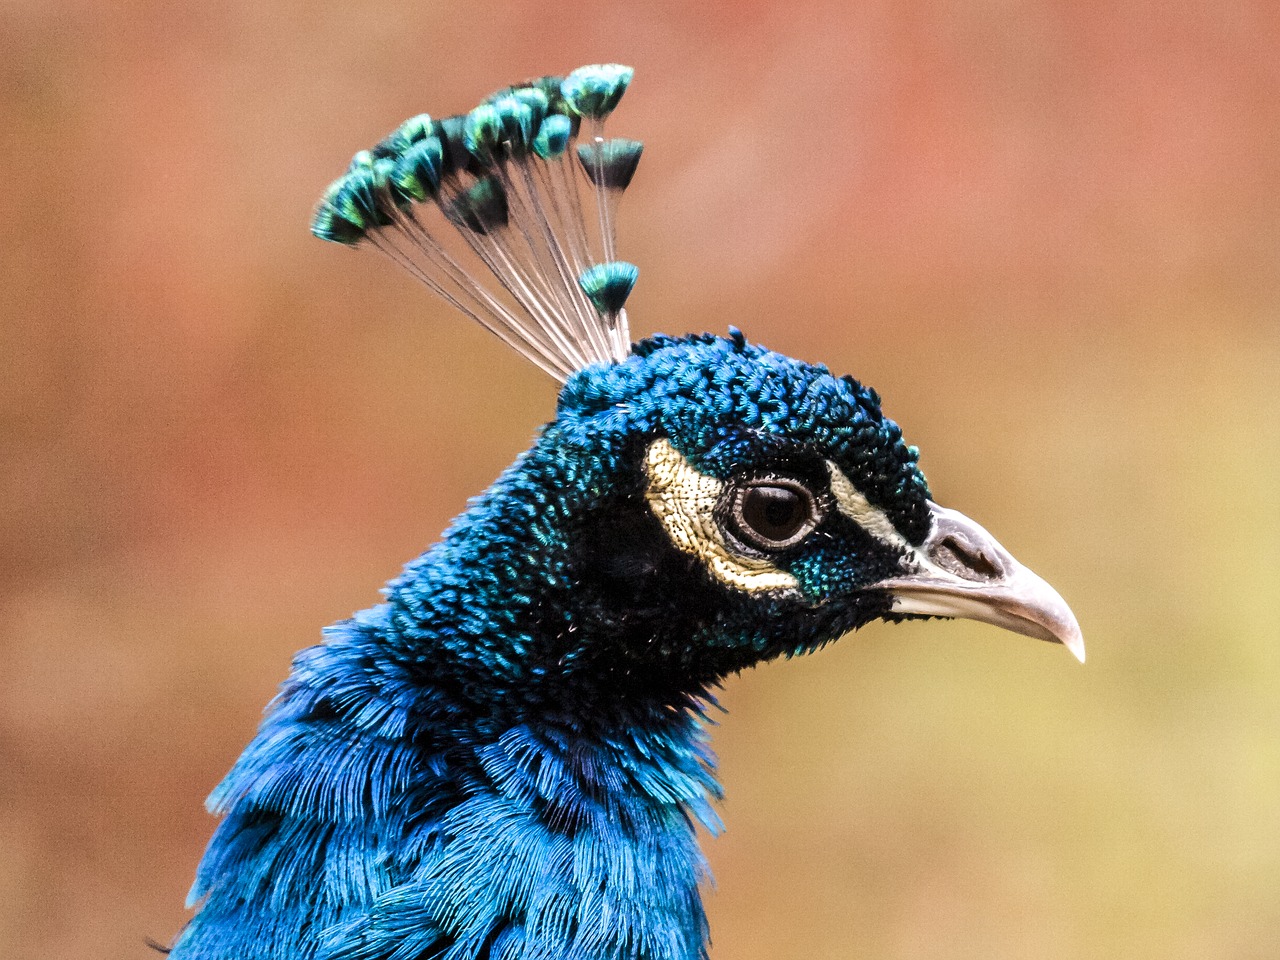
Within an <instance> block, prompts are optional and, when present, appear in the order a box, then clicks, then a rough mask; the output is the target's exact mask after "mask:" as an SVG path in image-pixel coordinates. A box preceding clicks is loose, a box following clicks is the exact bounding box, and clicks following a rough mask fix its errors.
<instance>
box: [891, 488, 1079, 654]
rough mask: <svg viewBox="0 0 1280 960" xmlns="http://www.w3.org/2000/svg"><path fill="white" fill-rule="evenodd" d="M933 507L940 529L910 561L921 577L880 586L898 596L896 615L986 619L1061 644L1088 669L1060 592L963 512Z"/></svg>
mask: <svg viewBox="0 0 1280 960" xmlns="http://www.w3.org/2000/svg"><path fill="white" fill-rule="evenodd" d="M929 508H930V509H931V510H932V511H933V529H932V531H931V532H930V534H929V538H928V539H927V540H926V541H925V542H924V543H923V544H922V545H921V546H920V547H918V548H917V549H916V551H915V555H914V557H912V558H911V559H910V560H909V561H908V563H909V564H912V565H914V566H915V568H916V569H915V572H913V573H910V574H907V575H906V576H902V577H894V578H893V579H890V580H885V581H882V582H881V583H878V584H876V586H877V587H879V588H882V589H886V590H888V591H889V593H890V595H891V596H892V597H893V608H892V609H893V612H894V613H907V614H918V615H921V616H928V617H964V618H966V619H969V620H980V621H982V622H983V623H991V624H994V625H995V626H997V627H1004V628H1005V629H1006V630H1012V631H1013V632H1014V633H1020V634H1023V635H1024V636H1028V637H1035V638H1036V639H1038V640H1048V641H1050V642H1051V643H1061V644H1062V645H1063V646H1065V647H1066V648H1067V649H1068V650H1070V651H1071V652H1072V653H1073V654H1074V655H1075V657H1076V659H1077V660H1079V661H1080V662H1081V663H1084V637H1083V636H1082V635H1081V633H1080V625H1079V624H1078V623H1076V618H1075V616H1074V615H1073V614H1072V613H1071V608H1070V607H1068V606H1067V603H1066V601H1065V600H1063V599H1062V597H1060V596H1059V595H1058V591H1056V590H1054V589H1053V587H1051V586H1049V584H1047V583H1045V582H1044V581H1043V580H1041V579H1040V578H1039V577H1037V576H1036V575H1035V574H1034V573H1032V572H1031V571H1030V570H1028V569H1027V568H1026V567H1024V566H1023V565H1022V564H1020V563H1019V562H1018V561H1017V560H1015V559H1013V557H1012V556H1011V555H1010V553H1009V551H1008V550H1006V549H1005V548H1004V547H1002V546H1000V544H999V542H998V541H997V540H996V538H995V537H993V536H991V534H989V533H987V531H986V530H984V529H983V528H982V527H980V526H979V525H978V524H976V523H974V522H973V521H972V520H970V519H969V518H968V517H966V516H965V515H964V514H963V513H958V512H957V511H955V510H948V509H947V508H946V507H940V506H938V505H937V504H936V503H933V502H930V504H929Z"/></svg>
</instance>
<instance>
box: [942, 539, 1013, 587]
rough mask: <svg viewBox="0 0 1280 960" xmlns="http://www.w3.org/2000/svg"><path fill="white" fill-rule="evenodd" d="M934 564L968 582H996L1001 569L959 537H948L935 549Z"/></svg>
mask: <svg viewBox="0 0 1280 960" xmlns="http://www.w3.org/2000/svg"><path fill="white" fill-rule="evenodd" d="M933 559H934V562H935V563H937V564H938V566H940V567H942V568H943V569H945V570H949V571H951V572H952V573H954V574H956V575H957V576H961V577H964V578H965V579H966V580H975V579H976V580H994V579H996V578H997V577H999V576H1000V568H999V567H998V566H996V564H995V563H994V562H993V561H992V560H991V558H990V557H988V556H987V555H986V554H985V553H983V552H982V551H981V550H979V549H977V548H975V547H971V546H970V545H969V544H967V543H964V542H963V541H961V540H960V539H959V538H957V537H953V536H946V537H943V538H942V540H940V541H939V542H938V545H937V547H936V548H935V549H934V558H933Z"/></svg>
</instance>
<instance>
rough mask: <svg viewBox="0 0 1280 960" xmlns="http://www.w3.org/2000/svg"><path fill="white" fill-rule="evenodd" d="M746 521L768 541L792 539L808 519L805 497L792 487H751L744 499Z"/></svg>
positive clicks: (743, 515)
mask: <svg viewBox="0 0 1280 960" xmlns="http://www.w3.org/2000/svg"><path fill="white" fill-rule="evenodd" d="M742 519H743V521H744V522H745V523H746V524H747V525H748V526H749V527H751V529H752V530H754V531H755V532H756V533H757V534H758V535H759V536H761V537H763V538H764V539H766V540H788V539H790V538H791V537H793V536H795V534H796V532H797V531H799V529H800V528H801V527H802V526H803V525H804V523H805V521H806V520H807V519H808V513H807V511H806V510H805V502H804V498H803V497H801V496H800V494H799V493H798V492H797V491H795V490H792V489H790V488H788V487H765V486H760V487H751V488H750V489H749V490H747V491H746V493H745V494H744V495H743V498H742Z"/></svg>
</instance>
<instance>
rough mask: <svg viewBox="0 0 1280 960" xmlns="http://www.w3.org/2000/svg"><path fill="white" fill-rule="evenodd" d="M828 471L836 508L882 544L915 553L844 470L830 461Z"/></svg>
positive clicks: (882, 512)
mask: <svg viewBox="0 0 1280 960" xmlns="http://www.w3.org/2000/svg"><path fill="white" fill-rule="evenodd" d="M827 470H828V472H830V474H831V495H832V496H833V497H835V498H836V508H837V509H838V510H839V511H840V512H841V513H842V514H844V515H845V516H846V517H848V518H849V519H850V520H852V521H853V522H854V523H856V524H857V525H858V526H860V527H861V528H862V529H863V530H865V531H867V533H869V534H871V536H873V537H875V538H876V539H877V540H879V541H880V542H881V543H883V544H886V545H888V546H890V547H894V548H895V549H898V550H903V551H907V552H914V548H913V547H912V546H911V544H909V543H907V541H906V539H905V538H904V537H903V536H902V534H900V533H899V532H898V528H897V527H895V526H894V525H893V524H892V523H891V522H890V520H889V518H888V517H887V516H885V514H884V511H883V510H881V509H879V508H878V507H873V506H872V505H871V502H870V501H869V500H868V499H867V498H866V497H864V496H863V495H862V493H861V492H860V491H859V490H858V488H857V487H855V486H854V485H853V483H852V481H850V479H849V478H848V477H846V476H845V475H844V471H843V470H841V469H840V468H839V467H837V466H836V465H835V464H834V463H832V462H831V461H830V460H828V461H827Z"/></svg>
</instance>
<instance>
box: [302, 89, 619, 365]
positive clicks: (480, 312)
mask: <svg viewBox="0 0 1280 960" xmlns="http://www.w3.org/2000/svg"><path fill="white" fill-rule="evenodd" d="M632 73H633V71H632V69H631V68H630V67H625V66H621V65H618V64H599V65H594V66H587V67H580V68H579V69H577V70H574V71H573V72H572V73H570V74H569V75H568V76H566V77H540V78H538V79H535V80H530V81H529V82H527V83H524V84H520V85H517V86H512V87H504V88H503V89H501V90H499V91H497V92H496V93H494V94H492V95H490V96H489V97H487V98H485V100H484V101H483V102H481V103H480V104H479V105H478V106H476V107H475V108H474V109H472V110H471V111H469V112H468V113H465V114H458V115H455V116H449V117H443V118H441V119H434V118H432V117H431V116H430V115H428V114H425V113H423V114H419V115H417V116H415V117H412V118H410V119H409V120H406V121H405V122H404V123H402V124H401V125H400V126H399V127H397V128H396V129H395V130H394V131H392V132H391V133H390V134H388V135H387V136H386V137H384V138H383V139H382V140H380V141H379V142H378V143H377V144H376V145H375V146H374V147H373V148H372V149H370V150H364V151H360V152H359V153H357V154H356V156H355V158H354V159H353V160H352V162H351V165H350V167H349V168H348V170H347V172H346V173H345V174H343V175H342V176H341V177H339V178H338V179H337V180H336V181H334V182H333V184H332V185H330V187H329V189H328V190H327V191H326V192H325V194H324V196H323V198H322V199H321V201H320V204H319V206H318V207H317V208H316V212H315V216H314V218H313V220H312V223H311V230H312V232H313V233H314V234H315V235H316V236H317V237H320V238H321V239H322V240H329V241H333V242H335V243H341V244H345V245H347V246H357V245H361V244H365V243H367V244H368V245H370V246H372V247H374V248H375V249H377V250H379V251H381V252H382V253H384V254H386V255H387V256H389V257H391V258H392V259H393V260H395V261H396V262H397V263H399V264H400V265H401V266H403V267H405V268H406V269H408V270H409V271H410V272H411V273H412V274H413V275H414V276H415V277H417V278H418V279H419V280H421V281H423V282H424V283H426V284H427V285H428V286H429V287H431V288H432V289H433V290H435V291H436V292H437V293H439V294H440V295H441V296H443V297H444V298H445V299H446V300H448V301H449V302H450V303H451V304H453V305H454V306H455V307H458V308H459V309H461V310H463V311H464V312H465V313H467V314H468V315H469V316H471V317H472V318H473V319H475V320H477V321H479V322H480V323H481V324H482V325H483V326H484V327H485V328H486V329H488V330H490V331H491V332H493V333H495V334H497V335H498V336H499V337H501V338H502V339H503V340H505V341H506V342H507V343H509V344H510V345H512V346H514V347H515V348H516V349H517V350H519V351H520V352H521V353H522V354H524V355H525V356H526V357H528V358H529V359H531V360H533V361H534V362H535V363H537V364H538V365H539V366H540V367H542V369H544V370H546V371H547V372H548V373H551V374H552V375H553V376H555V377H557V378H558V379H561V380H563V379H565V378H566V377H567V376H568V374H569V373H571V372H572V371H573V370H575V369H578V368H579V367H581V366H582V365H583V364H584V363H590V362H602V361H610V360H617V359H621V358H622V357H623V356H625V355H626V352H627V349H628V343H629V338H628V335H627V330H626V315H625V312H624V310H623V306H624V304H625V303H626V299H627V296H628V295H629V294H630V293H631V289H632V287H633V286H634V285H635V281H636V276H637V274H638V271H637V270H636V268H635V267H634V266H633V265H631V264H629V263H625V262H623V261H621V260H619V259H618V258H617V256H616V253H615V250H616V246H617V236H616V226H615V224H616V216H615V215H616V208H617V204H618V201H619V198H620V196H621V194H622V193H623V192H624V191H625V190H626V188H627V187H628V186H629V185H630V184H631V180H632V178H633V177H634V176H635V173H636V169H637V167H638V166H639V163H640V156H641V154H642V152H643V150H644V145H643V144H642V143H641V142H640V141H638V140H629V139H626V138H621V137H619V138H612V139H606V138H605V137H604V135H603V131H604V122H605V120H606V119H607V118H608V117H609V116H610V114H612V113H613V111H614V109H615V108H616V107H617V106H618V103H619V101H620V100H621V99H622V95H623V94H624V93H625V92H626V90H627V86H628V84H629V83H630V82H631V77H632ZM584 131H585V133H584ZM580 137H581V138H582V142H581V143H579V142H578V141H579V138H580ZM575 146H576V149H572V150H571V148H573V147H575ZM591 198H594V200H592V199H591ZM441 215H442V216H441ZM459 238H460V239H459ZM485 276H491V277H492V278H493V279H495V280H496V281H497V284H496V287H495V285H494V284H492V283H486V282H482V281H481V278H482V277H485Z"/></svg>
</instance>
